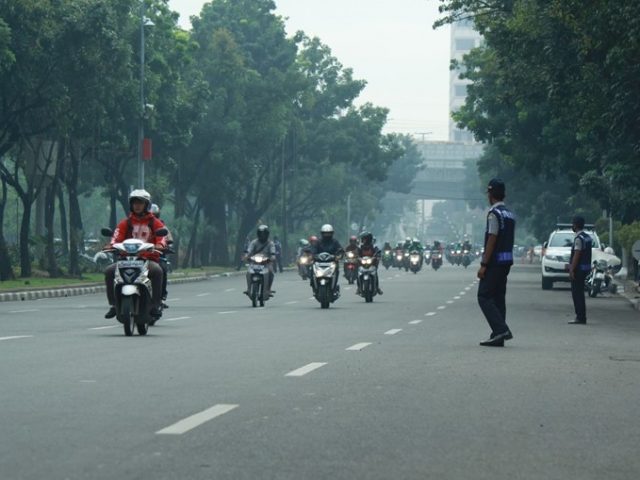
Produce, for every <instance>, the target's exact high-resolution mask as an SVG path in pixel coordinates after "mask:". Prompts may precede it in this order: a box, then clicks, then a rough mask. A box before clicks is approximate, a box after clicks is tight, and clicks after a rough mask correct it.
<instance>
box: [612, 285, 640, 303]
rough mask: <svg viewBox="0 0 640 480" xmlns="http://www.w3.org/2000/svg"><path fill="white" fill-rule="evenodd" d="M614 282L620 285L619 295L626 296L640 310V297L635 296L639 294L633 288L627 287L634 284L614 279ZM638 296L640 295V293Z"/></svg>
mask: <svg viewBox="0 0 640 480" xmlns="http://www.w3.org/2000/svg"><path fill="white" fill-rule="evenodd" d="M614 284H615V285H617V286H618V295H619V296H621V297H622V298H626V299H627V301H628V302H629V303H630V304H631V307H632V308H633V309H635V310H639V311H640V298H635V297H636V295H638V294H636V293H635V292H634V291H633V290H631V289H629V290H627V287H629V286H631V285H633V283H632V282H620V281H618V280H614ZM634 287H635V286H634ZM638 296H639V297H640V295H638Z"/></svg>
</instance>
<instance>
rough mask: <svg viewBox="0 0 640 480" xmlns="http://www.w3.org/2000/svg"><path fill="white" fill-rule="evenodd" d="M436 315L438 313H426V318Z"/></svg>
mask: <svg viewBox="0 0 640 480" xmlns="http://www.w3.org/2000/svg"><path fill="white" fill-rule="evenodd" d="M435 314H436V312H428V313H425V314H424V316H425V317H433V316H434V315H435Z"/></svg>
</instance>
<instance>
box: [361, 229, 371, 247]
mask: <svg viewBox="0 0 640 480" xmlns="http://www.w3.org/2000/svg"><path fill="white" fill-rule="evenodd" d="M360 238H361V239H362V243H364V244H365V245H371V244H372V243H373V234H372V233H371V232H364V233H363V234H362V235H360Z"/></svg>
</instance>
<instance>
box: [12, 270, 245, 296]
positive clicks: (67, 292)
mask: <svg viewBox="0 0 640 480" xmlns="http://www.w3.org/2000/svg"><path fill="white" fill-rule="evenodd" d="M244 273H245V272H224V273H216V274H214V275H199V276H197V277H184V278H171V279H169V280H168V282H167V283H168V284H169V285H178V284H181V283H191V282H203V281H205V280H210V279H213V278H222V277H232V276H236V275H239V274H242V275H244ZM105 289H106V287H105V286H104V285H96V284H91V285H88V286H86V287H67V288H65V287H62V288H52V289H48V290H25V291H23V292H8V293H0V302H19V301H26V300H39V299H41V298H60V297H74V296H77V295H90V294H94V293H102V292H104V291H105Z"/></svg>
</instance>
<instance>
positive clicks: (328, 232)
mask: <svg viewBox="0 0 640 480" xmlns="http://www.w3.org/2000/svg"><path fill="white" fill-rule="evenodd" d="M320 235H321V236H322V238H324V239H327V240H330V239H332V238H333V227H332V226H331V225H329V224H328V223H325V224H324V225H322V228H320Z"/></svg>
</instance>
